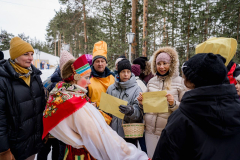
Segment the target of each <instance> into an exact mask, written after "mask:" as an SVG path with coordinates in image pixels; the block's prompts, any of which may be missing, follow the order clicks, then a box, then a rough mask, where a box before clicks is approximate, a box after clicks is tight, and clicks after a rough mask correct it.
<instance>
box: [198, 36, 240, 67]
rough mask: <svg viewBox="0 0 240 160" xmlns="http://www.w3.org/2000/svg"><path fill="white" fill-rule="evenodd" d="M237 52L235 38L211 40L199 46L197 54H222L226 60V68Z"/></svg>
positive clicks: (214, 38)
mask: <svg viewBox="0 0 240 160" xmlns="http://www.w3.org/2000/svg"><path fill="white" fill-rule="evenodd" d="M236 50H237V41H236V39H234V38H225V37H220V38H216V37H213V38H210V39H208V40H207V41H205V42H203V43H201V44H199V45H197V47H196V49H195V53H196V54H198V53H213V54H220V55H221V56H223V57H224V58H225V59H226V63H225V66H227V65H228V63H229V62H230V61H231V60H232V58H233V56H234V54H235V53H236Z"/></svg>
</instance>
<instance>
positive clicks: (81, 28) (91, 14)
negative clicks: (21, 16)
mask: <svg viewBox="0 0 240 160" xmlns="http://www.w3.org/2000/svg"><path fill="white" fill-rule="evenodd" d="M59 3H60V4H62V5H63V7H62V8H61V10H60V11H56V14H55V16H54V17H53V18H52V20H51V21H50V22H49V24H48V26H46V30H47V35H46V42H41V41H39V40H37V39H30V38H29V36H27V35H25V34H24V33H22V34H19V35H17V36H19V37H21V38H22V39H24V40H25V41H28V42H29V43H31V44H32V46H33V47H34V48H35V49H39V50H41V51H43V52H47V53H51V54H53V55H57V56H59V53H60V48H61V45H62V44H70V46H71V47H70V52H71V53H72V54H73V55H74V56H75V57H78V55H79V54H86V53H88V54H91V53H92V49H93V45H94V43H96V42H97V41H100V40H104V41H106V42H107V44H108V66H109V67H110V68H113V65H114V63H115V60H116V58H117V57H119V56H120V55H126V56H127V57H128V43H127V38H126V33H127V32H134V33H135V39H134V43H133V44H132V49H131V53H132V60H133V59H135V58H136V57H139V56H147V57H150V56H151V55H152V54H153V52H154V51H155V50H157V49H158V48H159V47H161V46H166V45H167V46H173V47H175V48H176V49H177V51H178V52H179V59H180V62H181V63H183V62H184V61H186V60H187V59H189V58H190V57H191V56H192V55H194V49H195V47H196V45H197V44H199V43H201V42H203V41H205V40H207V39H208V38H210V37H231V38H235V39H237V41H238V44H240V40H239V39H240V38H239V30H240V29H239V28H240V1H239V0H59ZM36 18H37V17H36ZM0 36H1V37H3V41H2V43H3V45H2V46H0V50H8V49H9V42H10V40H11V38H12V37H14V35H13V34H11V33H8V32H7V30H2V31H1V34H0ZM15 36H16V35H15ZM234 61H235V62H237V63H240V45H238V50H237V54H236V55H235V56H234Z"/></svg>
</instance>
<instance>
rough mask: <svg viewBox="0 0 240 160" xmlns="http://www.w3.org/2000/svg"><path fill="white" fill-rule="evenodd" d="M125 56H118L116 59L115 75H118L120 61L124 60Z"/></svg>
mask: <svg viewBox="0 0 240 160" xmlns="http://www.w3.org/2000/svg"><path fill="white" fill-rule="evenodd" d="M123 59H124V58H118V59H117V60H116V61H115V70H114V74H115V76H117V75H118V62H120V61H121V60H123Z"/></svg>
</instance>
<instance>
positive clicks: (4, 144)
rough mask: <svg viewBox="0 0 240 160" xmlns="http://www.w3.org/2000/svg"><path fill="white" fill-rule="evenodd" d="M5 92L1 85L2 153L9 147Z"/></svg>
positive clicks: (0, 129)
mask: <svg viewBox="0 0 240 160" xmlns="http://www.w3.org/2000/svg"><path fill="white" fill-rule="evenodd" d="M5 98H6V96H5V92H4V91H3V90H2V88H1V87H0V142H1V145H0V153H1V152H4V151H7V150H8V149H9V142H8V125H7V113H6V112H7V111H6V110H7V107H6V100H5Z"/></svg>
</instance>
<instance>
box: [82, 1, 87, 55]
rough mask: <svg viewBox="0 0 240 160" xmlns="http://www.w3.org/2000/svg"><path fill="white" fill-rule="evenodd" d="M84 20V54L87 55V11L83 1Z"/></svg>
mask: <svg viewBox="0 0 240 160" xmlns="http://www.w3.org/2000/svg"><path fill="white" fill-rule="evenodd" d="M83 19H84V42H85V45H84V53H85V54H87V25H86V23H87V22H86V11H85V3H84V0H83Z"/></svg>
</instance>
